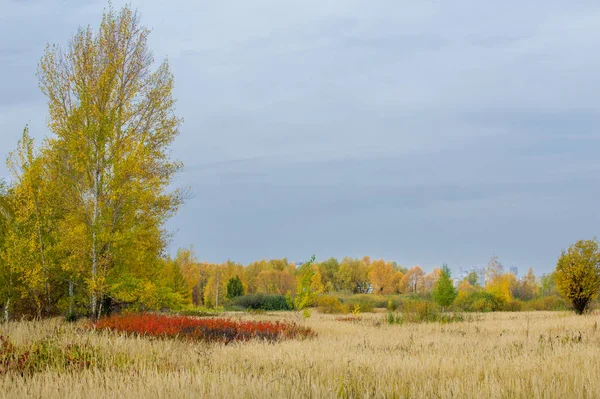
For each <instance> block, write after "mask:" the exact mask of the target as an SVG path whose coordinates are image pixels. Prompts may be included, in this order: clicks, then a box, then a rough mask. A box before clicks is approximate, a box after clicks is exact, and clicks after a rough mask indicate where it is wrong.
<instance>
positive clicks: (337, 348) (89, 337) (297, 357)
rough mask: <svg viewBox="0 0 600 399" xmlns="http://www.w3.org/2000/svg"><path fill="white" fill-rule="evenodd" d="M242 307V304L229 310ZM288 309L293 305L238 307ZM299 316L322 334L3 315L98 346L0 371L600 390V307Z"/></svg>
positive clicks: (178, 390)
mask: <svg viewBox="0 0 600 399" xmlns="http://www.w3.org/2000/svg"><path fill="white" fill-rule="evenodd" d="M233 317H238V316H233ZM239 317H244V318H249V319H269V320H273V319H294V320H295V315H293V314H292V313H278V314H266V315H255V316H248V315H244V316H239ZM335 318H336V317H335V316H329V315H319V314H315V313H313V316H312V317H311V318H310V319H308V320H306V321H305V322H303V323H305V324H306V325H308V326H310V327H312V328H313V329H315V330H316V331H317V333H318V334H319V336H318V337H317V338H314V339H311V340H306V341H284V342H279V343H275V344H269V343H266V342H257V341H252V342H246V343H239V344H229V345H220V344H198V343H190V342H184V341H177V340H160V339H146V338H139V337H138V338H136V337H124V336H119V335H115V334H111V333H96V332H91V331H87V330H85V329H84V328H82V325H81V324H75V325H72V324H66V323H64V322H62V321H59V320H48V321H43V322H14V323H9V324H4V325H0V334H2V335H9V336H10V337H11V338H12V339H13V341H14V342H15V343H16V344H17V345H25V344H26V342H29V343H31V342H34V341H39V340H44V339H46V340H48V339H49V340H51V341H53V342H55V343H56V344H57V345H61V346H64V347H67V346H68V345H73V344H80V345H87V347H93V348H95V349H94V354H95V355H94V356H96V357H97V359H96V361H95V362H94V363H93V365H92V366H91V367H90V368H87V369H82V370H71V369H65V370H57V369H53V368H52V367H48V368H47V369H45V370H38V371H37V372H34V373H30V374H26V375H24V376H21V375H17V374H14V373H12V374H5V375H1V376H0V395H1V396H2V397H11V398H25V397H39V398H42V397H43V398H53V397H61V398H82V397H85V398H89V399H91V398H123V397H125V398H128V397H135V398H147V399H148V398H175V397H177V398H199V397H206V398H209V397H210V398H233V397H243V398H330V397H370V398H383V397H386V398H388V397H397V398H413V397H417V398H418V397H427V398H453V397H454V398H533V397H535V398H599V397H600V383H599V382H598V381H599V378H600V331H598V328H597V323H598V321H599V319H600V316H599V315H588V316H575V315H573V314H570V313H559V312H553V313H551V312H532V313H491V314H485V315H482V316H481V317H480V318H478V319H476V320H474V321H473V320H471V321H467V322H462V323H453V324H444V325H442V324H437V323H430V324H403V325H387V324H386V323H385V320H384V315H382V314H373V315H363V316H362V318H361V320H360V321H358V322H355V323H348V322H342V321H336V320H335Z"/></svg>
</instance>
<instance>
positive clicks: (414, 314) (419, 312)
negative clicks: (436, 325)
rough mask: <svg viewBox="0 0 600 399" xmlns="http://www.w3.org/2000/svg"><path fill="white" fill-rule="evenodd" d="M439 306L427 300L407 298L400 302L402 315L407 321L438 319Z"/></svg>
mask: <svg viewBox="0 0 600 399" xmlns="http://www.w3.org/2000/svg"><path fill="white" fill-rule="evenodd" d="M439 316H440V307H439V305H437V304H436V303H433V302H429V301H419V300H414V299H408V300H405V301H403V302H402V317H403V319H404V321H409V322H435V321H439Z"/></svg>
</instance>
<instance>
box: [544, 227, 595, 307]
mask: <svg viewBox="0 0 600 399" xmlns="http://www.w3.org/2000/svg"><path fill="white" fill-rule="evenodd" d="M554 276H555V281H556V287H557V288H558V291H559V292H560V293H561V295H562V296H564V297H565V298H566V299H568V300H569V301H571V303H572V304H573V308H574V309H575V312H576V313H577V314H582V313H583V312H584V311H585V310H586V308H587V307H588V304H589V303H590V301H592V300H593V299H595V298H597V297H598V290H599V289H600V250H599V244H598V241H597V240H596V239H593V240H580V241H577V242H576V243H575V244H573V245H571V246H570V247H569V249H568V250H567V251H566V252H565V251H563V253H562V254H561V256H560V258H558V262H557V264H556V271H555V274H554Z"/></svg>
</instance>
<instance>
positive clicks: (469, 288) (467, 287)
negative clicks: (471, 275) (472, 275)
mask: <svg viewBox="0 0 600 399" xmlns="http://www.w3.org/2000/svg"><path fill="white" fill-rule="evenodd" d="M458 291H459V292H473V291H475V287H474V286H473V285H471V283H470V282H469V280H467V279H464V280H463V281H461V282H460V284H458Z"/></svg>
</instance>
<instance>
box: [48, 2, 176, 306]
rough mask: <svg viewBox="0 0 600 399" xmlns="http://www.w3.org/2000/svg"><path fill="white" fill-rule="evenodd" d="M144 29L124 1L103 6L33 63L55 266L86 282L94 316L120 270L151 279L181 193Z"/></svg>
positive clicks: (163, 88) (163, 85) (166, 83)
mask: <svg viewBox="0 0 600 399" xmlns="http://www.w3.org/2000/svg"><path fill="white" fill-rule="evenodd" d="M149 33H150V31H149V30H148V29H147V28H145V27H144V26H142V25H141V24H140V19H139V15H138V14H137V13H136V12H134V11H133V10H131V8H129V7H128V6H126V7H124V8H123V9H122V10H120V11H119V12H117V11H115V10H114V9H113V8H112V6H110V7H109V8H108V10H107V11H106V12H105V13H104V15H103V17H102V21H101V23H100V26H99V29H98V30H97V31H94V30H93V29H92V28H91V27H85V28H80V29H79V30H78V32H77V33H76V34H75V36H74V37H73V38H72V40H71V41H70V43H69V45H68V46H67V47H66V48H62V47H59V46H56V45H54V46H48V47H47V48H46V52H45V54H44V56H43V57H42V59H41V62H40V66H39V72H38V76H39V81H40V87H41V88H42V92H43V93H44V94H45V96H46V98H47V100H48V108H49V123H48V126H49V128H50V130H51V131H52V133H53V134H54V136H53V137H51V138H50V140H49V142H48V143H49V147H50V148H49V149H50V151H51V154H52V157H51V160H52V162H51V167H52V169H53V179H54V181H55V182H56V184H57V185H59V186H60V189H59V190H57V196H56V198H55V201H56V202H57V203H58V204H59V206H60V207H61V210H62V211H63V212H64V215H63V218H62V222H61V223H60V224H59V231H60V236H61V242H60V248H59V249H60V250H61V251H62V252H61V253H62V255H63V256H64V259H63V262H62V264H63V266H64V267H65V268H66V269H68V270H69V271H70V272H71V273H73V274H77V275H79V276H81V278H83V279H84V281H85V282H86V287H87V293H88V294H89V299H90V308H89V309H90V314H91V315H93V316H97V315H98V314H99V313H100V310H101V309H100V303H101V302H100V300H101V299H102V298H103V297H104V296H105V294H106V293H107V292H109V291H110V287H111V284H112V283H117V282H118V281H119V279H120V277H121V276H123V275H130V276H134V277H135V278H139V279H141V280H140V281H145V280H147V279H148V278H149V275H151V274H152V273H151V269H152V268H154V267H156V265H157V262H158V258H159V255H160V254H161V252H162V250H163V248H164V247H165V245H166V240H165V232H164V228H163V226H164V223H165V222H166V220H167V219H168V218H169V217H170V216H171V215H172V214H173V213H174V212H175V211H176V209H177V207H178V205H179V204H180V202H181V199H182V196H181V193H180V192H179V191H170V190H169V185H170V183H171V181H172V178H173V176H174V175H175V174H176V173H177V172H178V170H179V169H180V166H181V165H180V163H178V162H174V161H172V160H171V159H170V158H169V146H170V144H171V143H172V142H173V140H174V139H175V137H176V136H177V134H178V132H179V125H180V123H181V119H180V118H178V117H176V116H175V112H174V105H175V100H174V99H173V96H172V90H173V75H172V74H171V71H170V70H169V65H168V63H167V61H166V60H165V61H163V62H162V63H161V64H160V65H159V66H158V68H156V69H155V70H153V69H152V67H153V64H154V57H153V55H152V52H151V51H150V50H149V48H148V35H149Z"/></svg>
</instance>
